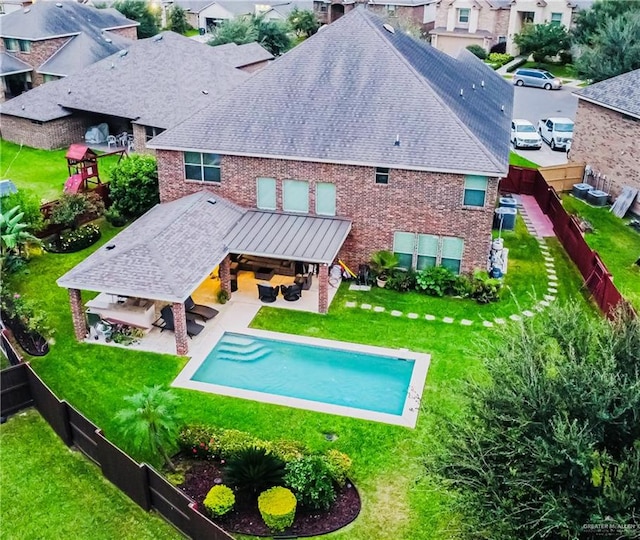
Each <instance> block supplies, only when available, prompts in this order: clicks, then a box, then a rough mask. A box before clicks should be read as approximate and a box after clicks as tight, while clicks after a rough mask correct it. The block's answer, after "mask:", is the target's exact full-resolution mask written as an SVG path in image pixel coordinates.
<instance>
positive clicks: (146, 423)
mask: <svg viewBox="0 0 640 540" xmlns="http://www.w3.org/2000/svg"><path fill="white" fill-rule="evenodd" d="M124 400H125V401H127V402H128V403H129V404H130V407H129V408H127V409H122V410H121V411H118V413H117V414H116V418H117V420H118V421H119V423H120V426H121V430H122V433H123V435H125V436H126V437H131V439H132V441H133V444H134V445H136V446H137V447H138V449H139V450H150V451H151V452H153V453H154V454H156V453H157V454H160V456H161V457H162V459H163V460H164V462H165V463H166V465H167V467H169V469H171V470H172V471H175V466H174V465H173V462H172V461H171V458H170V457H169V454H168V449H170V448H172V447H173V445H174V444H175V442H176V440H177V437H178V431H179V427H178V420H177V417H176V413H175V401H176V396H175V395H174V394H172V393H171V392H170V391H169V390H163V388H162V387H161V386H160V385H156V386H153V387H149V386H145V387H144V388H143V389H142V391H141V392H139V393H137V394H134V395H132V396H127V397H125V398H124Z"/></svg>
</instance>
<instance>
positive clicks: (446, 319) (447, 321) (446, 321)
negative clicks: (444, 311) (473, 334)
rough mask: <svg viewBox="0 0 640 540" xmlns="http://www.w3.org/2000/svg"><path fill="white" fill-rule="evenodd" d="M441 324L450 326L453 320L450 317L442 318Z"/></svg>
mask: <svg viewBox="0 0 640 540" xmlns="http://www.w3.org/2000/svg"><path fill="white" fill-rule="evenodd" d="M442 322H444V323H447V324H451V323H452V322H453V319H452V318H451V317H442Z"/></svg>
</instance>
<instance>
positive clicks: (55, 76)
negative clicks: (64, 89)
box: [42, 74, 61, 82]
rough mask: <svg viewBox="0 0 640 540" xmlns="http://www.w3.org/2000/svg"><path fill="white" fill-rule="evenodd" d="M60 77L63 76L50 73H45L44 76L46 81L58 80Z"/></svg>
mask: <svg viewBox="0 0 640 540" xmlns="http://www.w3.org/2000/svg"><path fill="white" fill-rule="evenodd" d="M60 78H61V77H58V76H57V75H48V74H44V75H43V76H42V79H43V81H44V82H51V81H57V80H58V79H60Z"/></svg>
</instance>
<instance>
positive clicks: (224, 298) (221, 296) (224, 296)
mask: <svg viewBox="0 0 640 540" xmlns="http://www.w3.org/2000/svg"><path fill="white" fill-rule="evenodd" d="M228 301H229V293H228V292H227V291H225V290H224V289H220V290H219V291H218V303H219V304H226V303H227V302H228Z"/></svg>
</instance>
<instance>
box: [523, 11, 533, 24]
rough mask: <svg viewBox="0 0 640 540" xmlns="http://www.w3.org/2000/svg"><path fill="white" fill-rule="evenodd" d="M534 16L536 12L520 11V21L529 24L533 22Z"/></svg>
mask: <svg viewBox="0 0 640 540" xmlns="http://www.w3.org/2000/svg"><path fill="white" fill-rule="evenodd" d="M535 18H536V14H535V13H534V12H533V11H523V12H522V23H523V24H529V23H532V22H534V20H535Z"/></svg>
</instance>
